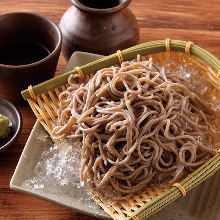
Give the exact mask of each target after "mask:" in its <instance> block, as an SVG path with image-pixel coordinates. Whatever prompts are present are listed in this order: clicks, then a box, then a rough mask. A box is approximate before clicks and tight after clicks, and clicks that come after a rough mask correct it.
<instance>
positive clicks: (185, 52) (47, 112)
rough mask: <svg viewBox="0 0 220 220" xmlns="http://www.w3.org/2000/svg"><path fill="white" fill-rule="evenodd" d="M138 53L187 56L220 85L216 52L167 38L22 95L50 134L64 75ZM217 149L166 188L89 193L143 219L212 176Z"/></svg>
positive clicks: (116, 213) (124, 215)
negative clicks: (121, 196) (117, 194)
mask: <svg viewBox="0 0 220 220" xmlns="http://www.w3.org/2000/svg"><path fill="white" fill-rule="evenodd" d="M138 54H140V55H141V56H142V59H149V58H150V57H152V58H153V61H157V62H159V63H160V64H163V61H164V60H165V59H166V58H167V57H169V56H170V57H172V58H173V59H174V60H175V61H177V62H178V63H182V62H183V59H184V60H187V62H191V63H193V64H194V65H195V66H196V68H197V69H198V70H199V73H200V74H201V75H203V76H204V77H206V79H207V80H209V81H210V82H211V83H212V84H213V85H214V86H215V87H216V88H219V86H220V81H219V78H220V61H219V60H218V59H217V58H216V57H215V56H213V55H212V54H210V53H209V52H207V51H206V50H204V49H202V48H200V47H198V46H196V45H194V44H193V43H192V42H191V41H189V42H185V41H180V40H170V39H166V40H159V41H152V42H148V43H144V44H140V45H137V46H134V47H131V48H128V49H126V50H123V51H118V52H117V53H115V54H112V55H110V56H107V57H104V58H101V59H99V60H97V61H94V62H91V63H89V64H87V65H84V66H81V67H80V68H79V67H78V68H75V69H74V70H72V71H70V72H67V73H64V74H62V75H60V76H58V77H56V78H53V79H50V80H48V81H45V82H43V83H41V84H38V85H36V86H33V87H32V86H29V87H28V89H27V90H24V91H22V96H23V98H24V99H26V100H27V101H28V102H29V104H30V106H31V108H32V110H33V112H34V113H35V115H36V116H37V118H38V119H39V121H40V122H41V124H42V125H43V126H44V128H45V129H46V130H47V131H48V133H49V134H51V131H52V129H53V127H54V126H55V125H56V120H57V109H58V96H59V94H60V93H61V92H63V91H65V90H66V88H67V87H68V83H67V79H68V76H69V75H70V74H76V73H79V74H81V75H82V76H84V77H85V80H89V78H90V77H92V76H93V74H94V73H95V72H96V71H98V70H100V69H102V68H105V67H109V66H112V65H120V63H121V62H122V61H126V60H131V59H134V58H135V57H136V56H137V55H138ZM219 152H220V151H219V150H218V151H216V155H215V156H214V157H213V158H212V159H210V160H209V161H208V162H207V163H205V164H204V165H202V166H201V167H200V168H198V169H197V170H196V171H194V172H193V173H191V174H189V175H188V176H187V178H185V179H184V180H182V181H181V182H179V183H176V184H173V186H172V187H171V188H169V189H168V188H167V186H166V184H163V183H161V184H160V185H158V186H154V187H150V188H146V189H145V190H144V191H143V192H142V193H140V194H139V195H136V196H133V197H132V198H129V199H127V200H124V201H119V202H117V203H112V201H110V200H106V199H105V198H104V197H103V196H102V195H99V194H96V195H92V196H93V199H94V200H95V201H96V202H97V203H98V204H99V205H100V206H101V207H102V208H103V209H104V211H105V212H106V213H107V214H109V215H110V216H111V217H112V218H113V219H127V220H128V219H146V218H147V217H149V216H151V215H153V214H154V213H156V212H157V211H159V210H161V209H162V208H164V207H165V206H166V205H168V204H170V203H171V202H173V201H174V200H176V199H177V198H179V197H181V196H184V195H185V194H186V193H187V192H188V191H189V190H191V189H192V188H194V187H195V186H197V185H198V184H200V183H202V182H203V181H204V180H206V179H207V178H208V177H210V176H212V175H213V174H214V173H215V172H216V171H217V170H218V169H219V168H220V153H219Z"/></svg>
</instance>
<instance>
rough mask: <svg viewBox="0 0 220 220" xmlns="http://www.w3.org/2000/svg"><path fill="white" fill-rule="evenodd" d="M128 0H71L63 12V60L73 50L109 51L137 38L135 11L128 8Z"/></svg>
mask: <svg viewBox="0 0 220 220" xmlns="http://www.w3.org/2000/svg"><path fill="white" fill-rule="evenodd" d="M130 2H131V0H108V1H107V0H106V1H104V0H72V3H73V5H74V6H72V7H70V8H69V9H68V10H67V11H66V12H65V13H64V15H63V16H62V18H61V21H60V29H61V32H62V34H63V47H62V52H63V55H64V57H65V59H66V60H68V59H69V58H70V56H71V55H72V53H73V52H74V51H85V52H92V53H97V54H102V55H109V54H111V53H114V52H116V51H117V50H119V49H120V50H122V49H125V48H127V47H130V46H133V45H136V44H137V43H138V41H139V28H138V25H137V20H136V18H135V16H134V14H133V13H132V12H131V11H130V10H129V9H128V8H127V6H128V4H129V3H130Z"/></svg>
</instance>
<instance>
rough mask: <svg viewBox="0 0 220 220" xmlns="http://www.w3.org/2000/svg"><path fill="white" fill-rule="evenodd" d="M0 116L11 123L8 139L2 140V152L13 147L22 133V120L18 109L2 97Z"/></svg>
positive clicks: (0, 143)
mask: <svg viewBox="0 0 220 220" xmlns="http://www.w3.org/2000/svg"><path fill="white" fill-rule="evenodd" d="M0 114H2V115H4V116H6V117H7V118H8V119H9V121H10V123H9V128H10V130H11V131H10V133H9V135H8V137H7V138H0V152H1V151H3V150H6V149H7V148H9V147H10V146H11V145H13V144H14V143H15V142H16V140H17V138H18V137H19V135H20V133H21V128H22V118H21V114H20V112H19V111H18V109H17V108H16V107H15V106H14V105H13V104H12V103H10V102H9V101H7V100H6V99H4V98H1V97H0Z"/></svg>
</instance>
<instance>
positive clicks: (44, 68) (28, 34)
mask: <svg viewBox="0 0 220 220" xmlns="http://www.w3.org/2000/svg"><path fill="white" fill-rule="evenodd" d="M0 33H1V34H0V53H1V52H2V51H3V50H1V48H4V47H5V45H8V44H15V45H16V44H17V43H18V42H35V43H37V44H39V45H43V46H44V47H45V48H47V50H48V51H49V52H50V53H49V55H48V56H46V57H44V58H43V59H41V60H38V61H36V62H34V63H29V64H26V65H17V66H15V65H5V64H4V63H0V96H1V97H4V98H6V99H8V100H9V101H11V102H12V103H14V104H16V105H20V104H24V103H25V102H24V101H23V99H22V96H21V91H22V90H24V89H26V88H27V87H28V86H29V85H35V84H38V83H40V82H43V81H45V80H47V79H50V78H52V77H53V75H54V73H55V70H56V66H57V62H58V58H59V55H60V50H61V43H62V35H61V32H60V30H59V28H58V27H57V25H56V24H55V23H53V22H52V21H51V20H49V19H48V18H46V17H44V16H42V15H39V14H34V13H28V12H15V13H9V14H5V15H2V16H0ZM10 48H11V49H10V50H11V51H9V52H8V53H9V54H10V53H15V51H14V50H16V48H13V47H10ZM19 50H20V56H22V53H23V52H24V51H23V50H22V48H20V49H19ZM16 53H17V51H16ZM4 55H7V54H1V56H4ZM18 56H19V53H18ZM18 58H19V57H18Z"/></svg>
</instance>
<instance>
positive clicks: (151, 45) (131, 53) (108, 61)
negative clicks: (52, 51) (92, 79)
mask: <svg viewBox="0 0 220 220" xmlns="http://www.w3.org/2000/svg"><path fill="white" fill-rule="evenodd" d="M188 45H189V43H188V42H186V41H180V40H170V41H169V48H170V51H177V52H185V49H186V47H188ZM189 49H190V53H191V54H192V55H194V56H196V57H197V58H199V59H200V60H202V61H203V62H204V63H205V64H207V65H208V66H210V67H211V68H212V69H213V70H214V71H216V72H218V71H220V61H219V59H218V58H217V57H215V56H214V55H212V54H211V53H209V52H208V51H206V50H205V49H203V48H201V47H199V46H197V45H194V44H193V45H192V44H191V45H190V48H189ZM166 50H167V40H158V41H150V42H147V43H143V44H139V45H136V46H133V47H130V48H128V49H125V50H122V51H121V53H120V55H121V56H122V58H123V60H124V61H127V60H131V59H134V58H135V57H136V56H137V55H138V54H140V55H149V54H154V53H159V52H165V51H166ZM116 63H118V53H117V52H116V53H114V54H112V55H110V56H107V57H104V58H101V59H99V60H96V61H94V62H91V63H89V64H86V65H84V66H81V67H80V69H81V71H82V72H83V74H84V75H87V74H90V73H93V72H96V71H98V70H99V69H102V68H105V67H109V66H112V65H115V64H116ZM76 73H77V70H76V69H74V70H72V71H69V72H67V73H64V74H62V75H60V76H57V77H55V78H52V79H50V80H47V81H45V82H42V83H40V84H38V85H35V86H33V92H34V94H35V96H37V95H38V94H41V93H43V92H45V91H48V90H51V89H53V88H55V87H57V86H60V85H63V84H65V83H66V82H67V79H68V77H69V75H70V74H76ZM21 94H22V96H23V98H24V99H25V100H26V99H29V98H31V96H30V93H29V90H28V89H26V90H24V91H22V92H21Z"/></svg>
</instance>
